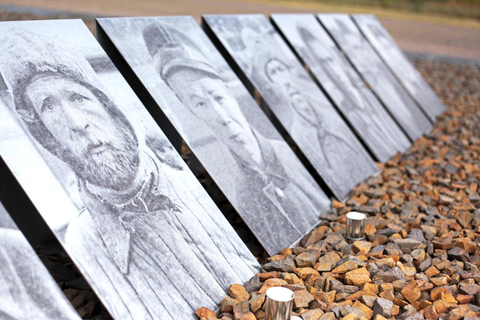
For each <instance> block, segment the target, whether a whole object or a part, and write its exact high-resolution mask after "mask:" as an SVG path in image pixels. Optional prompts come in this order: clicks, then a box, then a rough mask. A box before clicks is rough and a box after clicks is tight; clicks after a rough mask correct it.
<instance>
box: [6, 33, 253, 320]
mask: <svg viewBox="0 0 480 320" xmlns="http://www.w3.org/2000/svg"><path fill="white" fill-rule="evenodd" d="M85 31H86V32H88V30H86V28H85ZM0 60H1V62H0V73H1V74H2V76H3V79H4V80H5V82H6V84H7V85H8V87H9V89H10V92H11V95H12V97H13V108H14V112H15V113H16V114H17V115H18V117H19V119H20V121H21V123H22V125H23V126H24V128H25V129H26V131H27V132H28V134H29V135H30V136H31V137H32V138H33V140H34V141H35V142H37V143H38V144H39V145H41V147H43V148H44V149H45V150H46V151H47V152H48V153H49V154H51V155H53V156H54V157H56V158H57V159H59V160H61V161H62V162H63V163H65V164H66V165H67V166H68V168H70V169H71V170H72V171H73V172H74V174H75V176H76V177H77V181H78V192H79V194H80V197H81V199H82V201H83V204H84V209H83V210H82V211H81V212H80V213H79V214H78V216H77V217H76V218H75V219H74V220H73V221H71V222H70V224H69V225H68V228H67V232H66V236H65V245H66V247H67V250H68V252H69V253H70V254H71V255H72V256H73V258H74V261H75V262H76V263H77V264H78V265H79V266H80V267H81V270H82V272H83V273H84V274H85V276H86V277H87V279H89V280H91V284H92V287H93V288H94V289H95V290H96V291H97V293H99V296H100V297H103V298H105V300H104V302H105V304H106V305H107V308H108V309H109V311H110V312H111V313H112V315H113V316H114V317H117V318H122V319H130V318H131V319H153V318H154V319H178V318H177V316H178V315H182V314H183V315H185V314H193V312H194V311H195V310H196V309H197V308H199V307H201V306H205V305H210V306H215V305H216V304H217V303H219V302H220V301H221V299H222V298H223V295H224V290H225V288H227V287H228V286H229V285H230V284H231V283H234V282H244V281H246V280H248V279H249V277H250V276H252V275H253V270H254V269H255V266H256V261H255V260H254V258H253V256H252V255H251V254H250V252H249V251H248V249H247V248H246V247H245V246H243V244H242V246H240V245H237V244H238V243H239V239H238V238H236V235H234V232H233V230H232V231H231V232H230V234H225V232H224V228H223V225H222V226H218V227H217V226H216V225H215V223H214V221H213V220H212V218H211V215H213V214H215V213H209V212H207V210H208V208H207V207H205V203H201V202H200V201H198V200H197V199H196V198H195V197H194V196H192V194H191V191H190V195H189V196H185V194H187V195H188V194H189V191H188V188H187V187H186V186H185V185H183V184H182V182H181V181H185V183H188V182H191V180H183V179H184V177H185V174H184V173H182V171H184V167H185V166H184V164H183V163H182V162H181V159H180V158H179V156H178V155H176V156H172V153H174V151H173V150H172V146H171V145H170V144H169V143H168V142H167V141H166V139H165V138H164V137H162V136H161V132H160V130H158V128H157V129H156V130H157V132H158V134H155V135H152V136H150V135H146V136H145V137H144V138H142V139H141V138H140V136H139V135H138V134H137V133H136V131H135V128H134V127H133V125H132V123H131V122H130V121H129V119H128V118H127V117H126V116H125V114H124V113H123V112H122V111H121V109H120V105H119V104H118V103H117V102H116V101H115V100H114V99H113V98H112V97H110V96H109V95H108V93H107V92H106V91H105V90H104V89H103V88H102V84H101V82H100V80H99V78H98V76H97V74H96V73H95V71H94V70H93V69H92V67H91V66H90V64H89V63H88V61H87V60H86V59H85V58H84V57H83V56H80V55H79V54H76V53H75V52H74V51H73V50H72V49H70V48H66V47H63V46H61V44H59V43H58V42H55V41H54V40H52V39H48V40H46V39H45V38H44V37H42V36H40V35H38V34H35V33H33V32H31V31H24V30H20V31H12V32H10V33H7V34H5V35H4V36H3V37H2V39H1V41H0ZM138 112H144V113H146V111H144V110H143V109H139V110H138ZM146 117H147V118H146V119H145V121H150V123H152V125H153V126H155V124H154V122H153V120H151V119H150V120H149V118H148V114H147V116H146ZM172 159H173V160H172ZM182 175H183V176H182ZM191 178H193V176H192V177H191ZM188 179H190V178H188ZM189 201H191V202H189ZM212 206H213V203H212ZM210 209H211V208H210ZM201 221H202V222H203V223H202V222H201ZM225 223H226V221H225ZM227 257H228V260H227ZM184 286H188V287H189V290H188V292H186V291H185V290H183V288H184Z"/></svg>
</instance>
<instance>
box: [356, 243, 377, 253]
mask: <svg viewBox="0 0 480 320" xmlns="http://www.w3.org/2000/svg"><path fill="white" fill-rule="evenodd" d="M352 248H353V251H354V252H355V253H368V252H369V251H370V249H371V248H372V243H371V242H368V241H355V242H354V243H353V246H352Z"/></svg>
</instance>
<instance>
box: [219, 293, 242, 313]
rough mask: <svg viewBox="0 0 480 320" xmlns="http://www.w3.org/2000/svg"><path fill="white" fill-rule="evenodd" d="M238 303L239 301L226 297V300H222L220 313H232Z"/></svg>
mask: <svg viewBox="0 0 480 320" xmlns="http://www.w3.org/2000/svg"><path fill="white" fill-rule="evenodd" d="M237 303H238V300H236V299H233V298H230V297H226V298H225V299H223V300H222V303H221V304H220V311H221V312H232V311H233V306H234V305H236V304H237Z"/></svg>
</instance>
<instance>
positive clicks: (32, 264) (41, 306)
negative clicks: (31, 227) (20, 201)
mask: <svg viewBox="0 0 480 320" xmlns="http://www.w3.org/2000/svg"><path fill="white" fill-rule="evenodd" d="M0 243H1V246H0V319H41V320H48V319H65V320H67V319H68V320H72V319H80V317H79V316H78V314H77V313H76V311H75V310H74V309H73V308H72V305H71V304H70V303H69V302H68V300H67V299H66V297H65V295H64V294H63V293H62V292H61V290H60V287H59V286H58V285H57V284H56V282H55V281H54V280H53V278H52V277H51V275H50V274H49V273H48V271H47V269H46V268H45V266H44V265H43V264H42V262H41V261H40V259H39V258H38V257H37V255H36V253H35V251H33V249H32V247H30V245H29V244H28V242H27V239H25V237H24V236H23V235H22V233H21V232H20V230H18V228H17V226H16V225H15V223H14V222H13V220H12V219H11V218H10V216H9V215H8V213H7V211H6V210H5V208H4V207H3V205H2V204H1V203H0Z"/></svg>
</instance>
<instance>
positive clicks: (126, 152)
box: [62, 124, 139, 191]
mask: <svg viewBox="0 0 480 320" xmlns="http://www.w3.org/2000/svg"><path fill="white" fill-rule="evenodd" d="M118 128H121V130H120V132H119V134H120V137H119V138H120V139H119V140H118V139H117V140H116V141H113V142H111V143H110V142H106V143H105V144H104V145H103V146H104V148H105V150H103V151H101V152H97V153H92V154H91V153H88V152H87V151H86V150H85V149H86V148H82V149H77V148H73V149H64V150H63V155H62V156H63V158H64V161H65V162H66V163H67V164H68V165H69V166H70V168H71V169H72V170H73V171H74V172H75V173H76V175H77V176H78V177H79V178H80V179H83V180H85V181H87V182H89V183H91V184H94V185H98V186H100V187H104V188H109V189H113V190H116V191H121V190H125V189H127V188H128V187H130V186H131V184H132V182H133V181H134V179H135V176H136V174H137V172H138V165H139V156H138V145H137V140H136V139H135V135H134V133H133V132H131V131H130V130H129V128H127V127H126V126H124V125H123V124H119V126H118Z"/></svg>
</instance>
